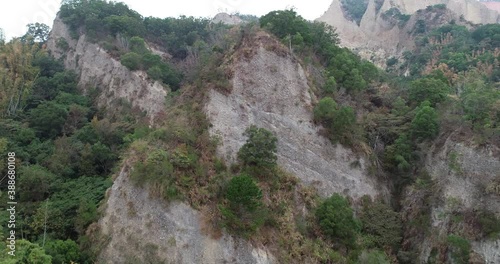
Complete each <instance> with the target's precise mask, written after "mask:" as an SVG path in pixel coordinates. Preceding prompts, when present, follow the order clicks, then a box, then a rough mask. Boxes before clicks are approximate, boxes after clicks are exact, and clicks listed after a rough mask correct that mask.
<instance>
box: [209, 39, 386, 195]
mask: <svg viewBox="0 0 500 264" xmlns="http://www.w3.org/2000/svg"><path fill="white" fill-rule="evenodd" d="M252 41H253V40H252ZM255 41H258V40H255ZM257 45H259V46H258V47H254V48H253V49H255V55H253V57H252V58H250V59H248V60H247V59H241V60H239V61H238V62H236V63H235V65H234V66H233V67H234V68H233V69H234V78H233V80H232V84H233V90H232V92H231V93H230V94H229V95H224V94H221V93H219V92H217V91H215V90H211V91H210V95H209V102H208V103H207V105H206V113H207V116H208V118H209V120H210V122H211V124H212V128H211V129H210V132H211V133H212V134H214V135H219V136H220V139H221V143H222V144H221V146H220V147H219V149H218V154H219V155H220V156H222V157H223V158H224V159H226V160H227V161H229V162H234V161H235V160H236V155H237V152H238V150H239V149H240V147H241V146H242V145H243V144H244V143H245V141H246V137H245V136H244V135H243V133H244V131H245V130H246V129H247V128H248V127H249V126H250V125H256V126H258V127H263V128H266V129H268V130H270V131H272V132H273V133H274V134H275V135H276V136H277V138H278V163H279V165H281V166H282V167H283V168H285V169H286V170H287V171H289V172H291V173H293V174H294V175H296V176H297V177H299V178H300V179H301V180H302V182H303V183H305V184H308V185H314V186H315V187H317V188H318V190H319V191H320V193H321V194H322V195H324V196H328V195H331V194H332V193H335V192H337V193H344V194H346V195H350V196H351V197H353V198H359V197H361V196H363V195H370V196H372V197H375V196H378V195H380V194H382V193H384V190H383V189H380V188H379V187H378V185H377V183H376V181H375V179H373V178H372V177H371V176H369V175H368V174H367V172H366V166H367V165H366V161H365V157H363V156H358V155H356V154H354V153H353V152H352V151H351V150H349V149H346V148H344V147H342V146H340V145H333V144H331V142H330V141H329V140H328V139H326V138H324V137H322V136H320V135H318V132H319V128H318V127H317V126H316V125H314V124H313V120H312V118H313V116H312V108H313V107H312V98H311V94H310V91H309V85H308V82H307V77H306V74H305V72H304V70H303V68H302V67H301V66H300V64H299V63H298V62H296V61H294V60H293V59H292V57H291V56H289V55H283V54H281V56H279V55H277V54H276V53H274V52H272V51H268V50H266V49H265V48H264V45H262V44H257ZM277 45H278V44H277ZM279 45H281V44H279ZM282 48H284V47H282Z"/></svg>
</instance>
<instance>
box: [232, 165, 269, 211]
mask: <svg viewBox="0 0 500 264" xmlns="http://www.w3.org/2000/svg"><path fill="white" fill-rule="evenodd" d="M226 198H227V199H228V200H229V203H230V206H231V208H233V209H235V210H240V209H241V207H243V208H244V209H245V210H247V211H249V212H253V211H255V210H256V209H257V208H258V207H259V206H261V204H262V202H261V199H262V191H261V190H260V188H259V186H257V184H256V183H255V181H254V180H253V179H252V178H251V177H250V176H248V175H245V174H242V175H239V176H235V177H233V178H232V179H231V180H230V181H229V184H228V187H227V190H226Z"/></svg>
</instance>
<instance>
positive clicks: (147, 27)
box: [0, 1, 500, 263]
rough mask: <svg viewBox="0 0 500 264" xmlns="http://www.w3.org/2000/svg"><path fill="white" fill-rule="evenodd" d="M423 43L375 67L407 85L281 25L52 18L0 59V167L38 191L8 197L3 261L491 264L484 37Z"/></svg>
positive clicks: (462, 31) (93, 10)
mask: <svg viewBox="0 0 500 264" xmlns="http://www.w3.org/2000/svg"><path fill="white" fill-rule="evenodd" d="M439 9H441V8H439ZM88 14H93V16H89V15H88ZM429 14H430V13H429ZM395 16H397V13H396V14H395ZM361 23H363V22H362V21H361ZM37 27H38V28H39V29H38V28H37ZM44 29H45V30H44ZM424 29H425V30H422V31H421V32H420V31H418V32H416V33H415V38H416V39H418V40H419V42H417V43H418V44H417V45H416V49H415V52H413V53H407V54H406V57H405V58H406V61H398V60H396V61H394V60H392V61H393V62H394V63H392V64H391V65H390V66H391V69H392V70H393V71H394V72H396V73H397V72H400V71H407V70H408V71H412V78H411V79H410V78H404V77H396V76H393V75H392V73H383V72H381V71H379V70H378V69H377V68H376V67H375V66H374V65H373V64H371V63H369V62H367V61H365V60H362V59H360V58H359V57H358V56H357V55H355V54H353V53H352V52H351V51H349V50H348V49H346V48H341V47H339V46H338V43H339V40H338V36H337V35H336V33H335V31H334V30H333V29H332V28H330V27H329V26H327V25H325V24H323V23H319V22H308V21H306V20H304V19H303V18H301V17H300V16H299V15H298V14H296V13H295V12H294V11H293V10H283V11H273V12H270V13H269V14H267V15H265V16H263V17H261V18H260V19H259V21H258V23H248V24H245V25H238V26H234V27H232V26H226V25H221V24H213V23H210V22H209V21H208V20H204V19H195V18H188V17H180V18H166V19H157V18H151V17H150V18H143V17H141V16H140V15H139V14H137V13H136V12H134V11H132V10H130V9H129V8H128V7H127V6H125V5H124V4H120V3H108V2H105V1H90V2H87V1H69V2H67V3H65V4H64V5H63V6H62V8H61V12H60V13H59V15H58V18H57V19H56V21H55V24H54V26H53V31H52V32H51V34H50V39H49V40H48V41H47V35H46V34H42V33H43V32H47V30H46V28H45V27H44V26H43V25H35V26H34V27H33V29H31V30H30V31H29V32H28V34H27V35H26V36H25V37H23V38H21V39H19V40H14V41H11V42H9V43H1V44H0V45H1V46H0V47H1V59H2V60H1V63H2V64H1V67H2V68H1V71H0V74H2V75H1V77H2V78H1V79H0V80H2V85H3V86H2V87H5V88H2V97H1V103H2V104H1V105H2V107H3V108H2V113H4V116H3V118H2V121H3V122H5V123H3V125H2V126H3V128H2V129H3V130H5V131H6V132H5V133H4V135H9V136H6V137H4V138H3V139H2V141H1V142H4V143H3V146H4V147H3V148H2V151H3V152H4V153H6V152H8V151H11V150H12V149H14V150H15V151H16V153H20V154H19V155H18V164H19V167H21V169H20V170H21V172H20V179H21V180H20V183H19V184H20V186H21V187H22V188H23V189H24V190H28V189H30V187H29V186H31V185H33V186H42V187H43V188H42V190H43V191H41V192H37V191H30V192H24V193H21V195H20V196H19V199H20V200H19V201H20V207H21V208H26V209H24V210H23V211H22V212H21V214H22V219H25V220H24V221H25V223H26V224H24V225H23V226H24V227H23V232H25V234H26V236H25V238H26V240H22V241H21V242H20V244H19V246H20V248H19V249H20V251H19V252H20V253H19V256H18V258H22V257H24V256H26V255H28V254H32V255H37V256H36V257H37V258H38V259H41V262H42V263H67V262H69V261H76V262H78V263H94V262H98V263H164V262H167V263H168V262H176V263H177V262H178V263H223V262H229V263H389V262H393V263H422V262H430V263H444V262H446V263H467V262H469V261H470V262H473V263H497V262H498V257H499V256H498V250H496V249H495V247H496V246H497V245H498V243H499V242H498V237H499V235H500V219H499V216H498V214H499V212H500V208H499V205H498V199H499V196H498V195H499V192H498V182H499V181H500V178H499V177H500V175H498V171H500V168H499V166H500V163H499V153H500V152H499V149H498V143H499V141H500V140H499V136H500V133H499V128H498V122H499V118H500V115H499V99H500V94H499V90H498V84H497V80H496V78H497V77H496V71H497V67H498V62H497V59H498V54H497V51H496V49H497V48H498V43H497V42H496V38H495V37H494V36H495V35H496V32H497V31H498V27H497V25H485V26H482V27H479V28H477V29H473V30H471V31H469V30H468V29H467V28H465V27H463V26H460V25H457V24H456V23H455V24H453V23H452V24H449V25H444V26H443V27H439V26H436V27H435V28H424ZM491 36H493V37H491ZM35 40H36V41H35ZM46 41H47V42H46ZM44 44H46V45H44ZM464 44H465V45H464ZM45 47H49V49H50V52H51V53H52V54H53V55H54V56H56V57H58V58H59V59H60V60H61V61H60V62H58V61H56V60H55V59H53V58H51V57H50V56H49V55H48V54H47V51H46V50H45ZM429 54H431V55H429ZM37 59H40V61H37ZM16 61H22V62H23V63H24V64H17V63H13V62H16ZM63 64H64V65H65V66H66V67H67V68H69V69H74V70H75V71H76V73H71V72H68V71H65V70H64V68H63V67H62V65H63ZM14 65H20V66H19V67H18V68H16V73H20V72H21V73H23V74H21V75H20V74H12V71H11V70H10V69H12V68H13V67H14ZM93 68H98V69H99V70H97V71H96V70H93ZM7 69H9V70H7ZM116 76H118V77H119V78H120V79H122V78H123V79H124V80H128V82H133V83H134V85H133V86H129V85H127V84H126V83H123V81H121V80H117V79H116V78H117V77H116ZM42 77H43V78H42ZM93 87H95V88H93ZM80 93H83V94H85V95H86V96H81V95H80ZM158 97H159V98H158ZM119 98H122V99H119ZM148 98H154V99H155V100H154V101H152V102H150V101H151V99H148ZM88 99H90V100H88ZM162 101H163V102H164V103H163V104H162V103H161V102H162ZM144 104H146V105H144ZM49 124H50V126H49ZM7 131H8V132H9V133H8V132H7ZM11 132H15V133H11ZM32 153H35V154H36V155H32ZM118 153H120V154H119V155H118ZM3 169H4V170H5V168H3ZM24 170H26V171H24ZM110 179H113V183H112V187H111V188H110V189H109V190H108V191H107V193H106V195H105V189H106V188H107V187H109V186H110V184H111V180H110ZM1 184H2V185H1V188H2V190H4V189H5V188H6V185H5V183H4V182H2V183H1ZM31 189H33V190H38V189H39V188H31ZM104 196H105V198H104V199H103V197H104ZM2 199H6V197H3V196H2ZM98 203H100V206H99V210H97V207H98V205H99V204H98ZM4 204H5V203H4ZM28 209H29V210H28ZM45 215H47V218H48V219H51V220H56V221H55V222H52V221H51V222H49V221H47V224H46V223H45V221H44V219H45ZM68 216H70V217H68ZM1 217H2V218H5V217H7V215H6V214H2V215H1ZM45 227H47V236H46V242H45V244H44V242H43V233H44V232H43V231H42V230H44V229H45ZM75 230H76V231H75ZM6 231H7V230H3V234H6ZM422 231H424V232H422ZM2 254H4V255H2V257H4V256H5V257H4V258H2V260H0V263H2V262H5V261H4V259H5V260H6V261H11V260H12V259H9V258H8V256H7V255H5V253H4V252H2ZM11 262H12V261H11ZM6 263H9V262H6Z"/></svg>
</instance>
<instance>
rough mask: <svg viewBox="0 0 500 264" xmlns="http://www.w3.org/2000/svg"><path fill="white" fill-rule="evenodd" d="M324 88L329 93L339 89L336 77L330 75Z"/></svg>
mask: <svg viewBox="0 0 500 264" xmlns="http://www.w3.org/2000/svg"><path fill="white" fill-rule="evenodd" d="M323 90H324V91H325V93H327V94H332V93H334V92H336V91H337V81H336V80H335V77H333V76H330V77H329V78H328V80H327V81H326V83H325V86H323Z"/></svg>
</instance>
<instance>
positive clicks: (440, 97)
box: [410, 78, 449, 106]
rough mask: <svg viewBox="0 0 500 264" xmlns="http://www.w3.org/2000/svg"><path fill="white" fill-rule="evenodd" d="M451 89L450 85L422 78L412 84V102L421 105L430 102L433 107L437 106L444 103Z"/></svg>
mask: <svg viewBox="0 0 500 264" xmlns="http://www.w3.org/2000/svg"><path fill="white" fill-rule="evenodd" d="M448 89H449V87H448V84H446V83H444V82H443V81H441V80H437V79H434V78H422V79H418V80H415V81H413V82H412V83H411V87H410V101H411V102H412V103H414V104H420V103H421V102H423V101H426V100H427V101H429V102H430V103H431V105H433V106H434V105H436V104H437V103H440V102H442V101H444V99H445V98H446V93H447V91H448Z"/></svg>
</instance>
